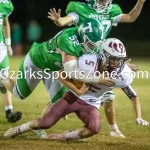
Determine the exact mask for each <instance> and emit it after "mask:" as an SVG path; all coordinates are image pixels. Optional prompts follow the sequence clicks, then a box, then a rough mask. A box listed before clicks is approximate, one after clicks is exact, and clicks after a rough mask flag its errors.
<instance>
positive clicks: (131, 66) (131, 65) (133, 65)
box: [125, 59, 140, 72]
mask: <svg viewBox="0 0 150 150" xmlns="http://www.w3.org/2000/svg"><path fill="white" fill-rule="evenodd" d="M130 62H131V59H128V60H127V61H126V62H125V64H126V65H127V66H128V67H129V68H130V69H131V70H132V71H134V72H136V71H138V70H140V68H139V66H137V65H135V64H131V63H130Z"/></svg>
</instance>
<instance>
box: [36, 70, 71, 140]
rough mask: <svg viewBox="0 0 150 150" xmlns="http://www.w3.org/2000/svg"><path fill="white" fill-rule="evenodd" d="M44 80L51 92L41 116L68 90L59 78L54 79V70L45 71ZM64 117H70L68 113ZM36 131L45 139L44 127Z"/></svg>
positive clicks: (48, 90)
mask: <svg viewBox="0 0 150 150" xmlns="http://www.w3.org/2000/svg"><path fill="white" fill-rule="evenodd" d="M42 81H43V83H44V85H45V87H46V90H47V92H48V94H49V97H50V103H48V104H47V105H46V106H45V107H44V109H43V111H42V116H41V117H43V116H44V115H45V114H46V113H47V112H48V111H49V109H50V108H51V107H52V105H53V104H54V103H55V102H56V101H57V100H58V99H60V98H62V96H63V95H64V93H65V92H66V90H67V89H66V87H64V86H63V84H62V83H61V82H60V81H59V80H56V79H54V73H53V72H49V73H44V74H43V79H42ZM63 118H64V119H65V120H66V119H67V118H68V116H67V115H66V116H64V117H63ZM34 133H35V134H36V135H37V136H38V137H39V138H42V139H43V138H45V137H46V132H45V130H44V129H39V130H34Z"/></svg>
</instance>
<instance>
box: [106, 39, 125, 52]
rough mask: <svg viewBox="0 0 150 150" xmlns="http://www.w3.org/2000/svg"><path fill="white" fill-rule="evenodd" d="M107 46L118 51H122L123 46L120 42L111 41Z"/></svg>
mask: <svg viewBox="0 0 150 150" xmlns="http://www.w3.org/2000/svg"><path fill="white" fill-rule="evenodd" d="M109 47H110V48H112V49H114V50H116V51H117V52H119V53H121V54H122V53H124V46H123V45H122V43H113V42H110V43H109Z"/></svg>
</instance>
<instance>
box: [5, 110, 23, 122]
mask: <svg viewBox="0 0 150 150" xmlns="http://www.w3.org/2000/svg"><path fill="white" fill-rule="evenodd" d="M6 118H7V121H8V122H12V123H14V122H17V121H18V120H20V119H21V118H22V112H20V111H16V112H13V111H12V110H10V109H9V110H7V111H6Z"/></svg>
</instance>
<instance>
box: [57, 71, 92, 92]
mask: <svg viewBox="0 0 150 150" xmlns="http://www.w3.org/2000/svg"><path fill="white" fill-rule="evenodd" d="M62 71H63V70H61V71H59V72H58V80H59V81H60V82H61V83H62V84H63V85H65V86H66V87H68V89H70V90H72V91H73V92H75V93H76V94H77V95H82V94H84V93H86V92H87V91H88V89H89V87H88V86H87V85H86V84H85V83H84V84H83V86H82V87H81V88H80V89H78V88H77V87H76V86H75V85H74V84H73V83H72V82H71V80H70V79H69V78H68V77H67V78H65V77H66V76H65V72H62Z"/></svg>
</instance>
